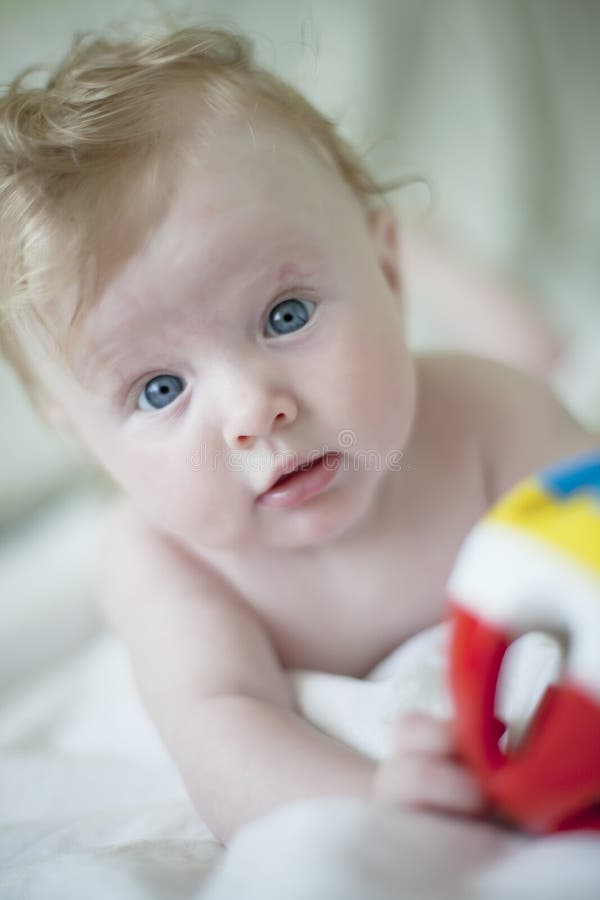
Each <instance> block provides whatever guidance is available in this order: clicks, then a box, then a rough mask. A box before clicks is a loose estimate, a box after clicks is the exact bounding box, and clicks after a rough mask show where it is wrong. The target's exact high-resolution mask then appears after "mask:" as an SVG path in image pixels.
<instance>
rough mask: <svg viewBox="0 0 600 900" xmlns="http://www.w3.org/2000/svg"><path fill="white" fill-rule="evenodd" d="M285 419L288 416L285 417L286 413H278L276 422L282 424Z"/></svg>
mask: <svg viewBox="0 0 600 900" xmlns="http://www.w3.org/2000/svg"><path fill="white" fill-rule="evenodd" d="M285 417H286V416H285V413H282V412H280V413H277V415H276V416H275V421H276V422H282V421H285Z"/></svg>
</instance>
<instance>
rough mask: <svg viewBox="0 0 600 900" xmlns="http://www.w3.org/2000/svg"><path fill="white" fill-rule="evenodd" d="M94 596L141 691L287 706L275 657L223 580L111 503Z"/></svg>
mask: <svg viewBox="0 0 600 900" xmlns="http://www.w3.org/2000/svg"><path fill="white" fill-rule="evenodd" d="M101 551H102V552H101V557H102V561H101V566H100V585H99V596H100V602H101V605H102V608H103V610H104V612H105V614H106V617H107V619H108V621H109V624H110V625H111V626H112V627H113V628H114V630H115V631H116V632H117V633H118V634H119V636H120V638H121V639H122V641H123V642H124V644H125V646H126V648H127V650H128V652H129V655H130V657H131V658H132V661H133V665H134V670H135V671H136V674H137V680H138V683H139V684H140V685H141V687H142V692H143V693H145V694H146V695H148V694H150V695H157V696H159V695H160V696H162V695H163V694H165V693H166V692H167V691H168V688H169V686H170V687H171V690H176V691H177V692H178V693H184V694H185V693H189V692H190V691H192V692H193V693H194V694H195V695H197V696H199V695H212V694H216V693H244V694H249V695H252V696H255V697H262V698H265V699H269V700H270V701H272V702H276V703H283V704H287V703H288V702H289V701H288V688H287V683H284V680H283V676H282V674H281V667H280V664H279V658H278V654H277V652H276V650H275V648H274V646H273V644H272V641H271V639H270V636H269V634H268V632H267V630H266V628H265V627H264V624H263V622H262V621H261V620H260V619H259V617H258V616H257V614H256V612H255V611H254V610H253V608H252V607H251V606H250V605H249V604H248V603H246V602H245V601H244V598H243V597H241V596H239V595H238V594H237V592H236V591H235V590H234V589H233V588H232V586H231V585H230V583H229V582H228V580H227V579H226V578H225V577H223V576H222V575H221V574H220V573H219V572H217V571H215V570H214V569H213V568H212V567H210V566H209V565H208V564H206V563H205V562H203V561H202V560H201V559H198V558H197V557H196V556H192V555H191V554H190V553H189V552H188V551H187V550H186V549H185V548H183V547H181V546H180V545H179V544H178V543H177V542H176V541H174V540H173V539H171V538H170V537H169V536H167V535H165V534H164V533H162V532H161V531H159V530H158V529H156V528H154V527H153V526H152V525H150V524H148V523H147V522H146V521H145V520H144V519H143V518H142V517H141V516H140V515H139V514H138V513H137V512H136V510H135V508H134V507H133V506H132V505H131V504H130V503H129V502H128V501H127V500H119V501H118V502H115V504H114V506H113V508H112V509H111V510H110V513H109V515H108V518H107V521H106V527H105V530H104V536H103V546H102V548H101Z"/></svg>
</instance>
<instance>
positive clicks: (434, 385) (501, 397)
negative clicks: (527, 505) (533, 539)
mask: <svg viewBox="0 0 600 900" xmlns="http://www.w3.org/2000/svg"><path fill="white" fill-rule="evenodd" d="M420 367H421V370H422V378H423V381H424V383H426V384H428V385H429V388H428V390H429V393H430V394H434V395H435V396H437V398H438V399H437V405H438V406H439V408H440V409H444V410H448V411H449V414H451V415H453V417H454V420H455V424H456V426H457V429H458V432H457V435H458V434H460V433H463V434H464V438H465V440H467V439H468V436H469V435H470V436H471V437H472V439H473V440H476V441H477V442H478V444H479V448H480V453H481V454H482V465H483V466H484V468H485V470H486V473H487V482H488V491H489V501H490V502H492V501H493V500H494V499H495V498H496V497H498V496H499V495H500V494H501V493H503V492H504V491H505V490H507V489H508V488H509V487H511V486H512V485H514V484H515V483H516V482H517V481H518V480H519V479H521V478H523V477H525V476H527V475H529V474H531V473H532V472H534V471H536V470H538V469H540V468H543V467H544V466H546V465H550V464H551V463H553V462H557V461H558V460H560V459H563V458H567V457H568V456H575V455H577V454H578V453H583V452H586V451H588V450H591V449H593V448H595V447H596V448H597V447H598V446H600V436H599V435H592V434H590V433H589V432H587V431H586V430H585V429H584V428H583V427H582V426H581V425H580V424H579V423H578V422H577V421H576V420H575V419H574V418H573V417H572V416H571V415H570V413H569V412H568V411H567V410H566V409H565V408H564V406H563V405H562V404H561V403H560V401H559V400H558V399H557V397H556V396H555V394H554V393H553V391H552V390H551V388H550V387H549V386H548V385H547V384H546V383H545V382H544V381H543V380H541V379H538V378H536V377H534V376H532V375H528V374H526V373H524V372H520V371H518V370H516V369H513V368H511V367H510V366H506V365H503V364H502V363H499V362H495V361H492V360H487V359H482V358H479V357H474V356H467V355H458V354H456V355H455V354H437V355H431V356H427V357H423V359H422V360H421V362H420Z"/></svg>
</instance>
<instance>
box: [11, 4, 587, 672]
mask: <svg viewBox="0 0 600 900" xmlns="http://www.w3.org/2000/svg"><path fill="white" fill-rule="evenodd" d="M161 18H162V19H163V20H164V19H165V18H167V20H168V19H169V18H170V19H171V20H172V22H173V24H176V23H179V24H188V23H190V22H199V21H200V22H204V23H207V24H212V25H226V26H227V25H230V26H234V27H236V26H239V27H240V28H241V29H243V30H244V31H245V32H247V33H248V34H249V36H250V37H251V38H252V39H253V40H254V42H255V44H256V50H257V54H258V57H259V59H260V60H261V61H262V62H263V63H264V64H265V65H267V66H268V67H270V68H272V69H274V70H275V71H277V72H278V73H279V74H281V75H282V76H284V77H285V78H286V79H288V80H290V81H292V82H293V83H294V84H295V85H296V86H297V87H299V88H300V89H301V90H302V91H303V92H304V93H305V94H306V95H308V97H309V98H310V99H312V100H313V101H314V102H315V103H316V104H317V105H318V106H319V107H320V108H321V109H322V110H323V111H325V112H326V113H328V114H329V115H331V116H332V117H333V118H334V119H335V120H336V121H337V122H338V123H339V127H340V130H341V132H342V133H343V134H344V135H345V136H346V137H348V138H349V139H350V140H351V141H352V142H353V143H354V145H355V146H356V148H357V149H358V150H359V152H361V153H364V154H365V156H366V159H367V161H368V162H369V163H370V165H371V168H372V169H373V170H374V171H375V172H376V173H377V174H378V175H380V176H381V177H388V178H392V177H395V176H398V175H403V174H405V173H408V172H418V173H422V174H424V175H425V176H426V177H427V179H428V181H429V184H430V192H427V191H424V190H423V189H422V188H421V189H420V191H419V189H418V188H417V189H415V190H412V189H411V190H408V191H406V192H401V194H396V195H394V196H393V197H392V198H391V199H392V201H393V202H394V203H395V204H396V205H397V208H398V211H399V214H400V215H401V216H403V217H404V218H406V220H407V222H408V223H409V227H408V228H407V233H406V240H404V241H403V245H402V254H403V258H404V263H405V271H406V292H407V306H408V320H409V332H410V337H411V341H412V343H413V345H414V346H415V348H417V349H423V348H429V347H435V348H437V347H445V346H451V347H452V346H455V347H465V348H467V349H476V350H480V351H481V352H488V351H489V352H491V353H492V354H495V355H498V356H501V357H505V358H507V359H510V358H511V353H512V354H513V355H515V354H516V349H515V348H517V347H518V348H519V350H518V352H519V359H515V360H514V361H516V362H517V363H518V364H523V365H524V366H525V367H526V368H527V367H529V368H533V369H536V368H539V369H540V370H541V373H542V374H543V375H544V377H551V378H553V379H554V380H555V383H556V385H557V387H558V389H559V390H560V391H561V392H562V393H563V396H564V397H565V399H566V400H567V402H568V403H569V404H570V405H571V406H572V408H573V409H574V410H575V411H576V412H577V413H578V414H579V415H581V416H582V417H583V418H586V419H587V420H588V421H589V422H590V423H592V424H595V425H597V426H598V427H600V377H599V374H598V373H599V370H600V364H599V363H598V362H597V360H598V359H599V353H600V177H599V171H598V169H599V164H600V162H599V161H600V154H599V152H598V147H599V146H600V105H599V102H598V97H599V93H600V62H599V59H600V56H599V54H598V48H599V47H600V40H599V39H600V3H597V2H595V0H570V2H565V0H501V2H500V0H498V2H492V0H321V2H319V0H313V2H308V0H295V2H293V3H291V2H281V0H220V2H218V0H213V2H203V0H189V2H188V3H185V4H182V3H176V2H168V0H162V2H149V0H128V2H124V0H102V3H98V2H93V0H0V83H2V84H3V85H5V84H7V83H8V82H9V81H10V80H11V79H12V78H13V77H14V76H15V75H16V74H17V73H18V72H20V71H21V70H22V69H24V68H25V67H27V66H30V65H33V64H38V63H45V64H50V65H51V64H53V63H55V62H57V61H58V60H59V59H60V58H61V57H62V55H63V54H64V52H65V51H66V50H67V48H68V46H69V44H70V41H71V38H72V36H73V34H74V32H76V31H81V30H90V29H92V30H95V29H99V28H104V27H105V26H108V25H111V26H112V25H115V24H118V23H119V22H124V21H126V22H132V21H134V22H137V23H139V27H140V28H141V29H142V30H145V31H153V30H156V28H157V21H158V20H159V19H161ZM424 212H427V216H426V217H424V215H423V214H424ZM507 297H508V305H507V307H506V308H508V310H509V312H508V313H507V314H506V313H505V312H503V311H502V305H503V301H504V299H506V298H507ZM506 315H508V319H509V320H510V321H509V323H508V325H507V326H506V329H505V331H502V328H501V327H500V324H501V323H502V322H504V323H505V324H506ZM520 316H521V317H522V318H520ZM520 322H521V323H522V329H521V325H520V324H519V323H520ZM538 325H539V329H540V331H539V333H540V334H541V335H542V337H541V343H542V345H544V342H546V346H547V347H548V348H549V352H548V354H547V356H545V355H544V350H543V347H542V350H541V351H539V346H537V347H536V346H535V330H536V327H537V326H538ZM528 329H529V331H530V332H531V334H532V335H533V336H534V337H533V343H530V344H528V342H527V341H526V340H524V341H523V343H522V345H521V343H520V336H524V335H525V333H526V332H527V331H528ZM499 336H500V339H499ZM538 351H539V352H540V356H539V357H538V356H536V354H537V353H538ZM534 357H535V359H534ZM538 359H539V360H540V362H539V365H538V362H537V361H536V360H538ZM0 398H1V400H0V689H2V688H4V689H10V688H11V687H12V686H13V685H15V684H17V683H18V682H19V681H21V680H23V679H28V678H30V677H32V676H33V675H35V674H36V673H37V672H39V671H40V670H42V669H43V668H44V667H47V666H49V665H51V664H52V663H53V662H55V661H56V660H58V659H60V658H62V657H64V656H66V655H67V654H68V653H69V651H70V650H72V649H73V648H76V647H77V646H79V645H80V644H81V642H83V641H85V639H86V638H87V637H89V636H91V635H92V634H94V633H95V631H96V629H97V628H98V620H97V616H96V613H95V611H94V603H93V588H92V578H91V571H92V569H93V560H94V552H95V542H96V539H97V534H98V528H99V525H100V521H101V514H102V509H103V508H104V506H105V503H106V500H107V498H108V497H109V496H110V494H111V488H110V486H109V485H108V484H107V483H106V482H105V480H104V478H103V477H102V476H101V475H100V473H98V472H96V471H95V469H94V468H93V466H91V465H90V464H89V463H88V462H87V461H86V460H84V459H83V458H82V457H81V456H80V454H79V453H78V451H77V449H76V448H75V447H74V446H72V445H71V444H70V443H69V442H68V440H67V438H65V437H64V436H62V435H60V434H56V433H52V432H50V431H49V430H47V429H46V428H44V427H43V426H42V425H41V424H40V423H39V422H38V421H37V419H36V418H35V415H34V414H33V412H32V411H31V410H30V408H29V405H28V402H27V400H26V398H25V397H24V395H23V392H22V390H21V388H20V386H19V385H18V383H17V382H16V379H15V378H14V377H13V376H12V374H11V372H10V371H8V369H7V367H6V366H4V365H3V364H2V361H1V360H0Z"/></svg>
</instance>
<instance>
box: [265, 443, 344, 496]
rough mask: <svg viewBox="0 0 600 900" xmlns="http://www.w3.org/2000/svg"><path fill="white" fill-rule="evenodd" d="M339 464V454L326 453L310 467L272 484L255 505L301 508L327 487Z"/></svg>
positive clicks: (302, 467)
mask: <svg viewBox="0 0 600 900" xmlns="http://www.w3.org/2000/svg"><path fill="white" fill-rule="evenodd" d="M339 463H340V457H339V454H337V453H326V454H325V455H324V456H321V457H320V458H319V459H317V460H315V461H314V462H313V463H311V465H310V466H301V467H300V468H299V469H297V470H296V471H295V472H293V473H292V474H291V475H288V476H287V477H286V478H285V479H284V480H283V481H281V482H277V483H276V484H274V485H273V487H272V488H269V490H268V491H265V492H264V494H261V495H260V496H259V497H258V499H257V503H259V504H260V505H261V506H268V507H270V508H271V509H291V508H292V507H294V506H301V505H302V504H303V503H306V501H307V500H312V498H313V497H317V496H318V495H319V494H322V493H323V491H324V490H326V489H327V488H328V487H329V485H330V484H331V482H332V481H333V479H334V478H335V476H336V474H337V470H338V468H339Z"/></svg>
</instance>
